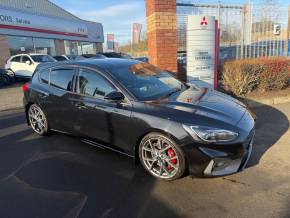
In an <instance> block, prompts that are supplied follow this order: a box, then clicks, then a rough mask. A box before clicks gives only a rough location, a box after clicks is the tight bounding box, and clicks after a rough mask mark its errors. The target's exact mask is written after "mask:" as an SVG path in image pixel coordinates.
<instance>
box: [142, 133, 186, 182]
mask: <svg viewBox="0 0 290 218" xmlns="http://www.w3.org/2000/svg"><path fill="white" fill-rule="evenodd" d="M139 158H140V161H141V163H142V165H143V167H144V168H145V169H146V170H147V171H148V172H149V173H150V174H151V175H152V176H154V177H156V178H158V179H162V180H168V181H171V180H175V179H178V178H180V177H181V176H182V175H183V174H184V171H185V164H186V163H185V157H184V154H183V151H182V150H181V149H180V148H179V147H178V146H177V145H176V143H175V142H174V141H173V140H172V139H170V138H168V137H166V136H164V135H161V134H159V133H150V134H148V135H146V136H145V137H144V138H143V139H142V141H141V143H140V145H139Z"/></svg>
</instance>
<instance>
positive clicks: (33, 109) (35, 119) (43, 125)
mask: <svg viewBox="0 0 290 218" xmlns="http://www.w3.org/2000/svg"><path fill="white" fill-rule="evenodd" d="M28 116H29V122H30V125H31V127H32V129H33V130H34V131H35V132H36V133H37V134H39V135H44V134H45V133H46V132H47V120H46V117H45V115H44V113H43V112H42V110H41V109H40V108H39V107H38V106H37V105H31V106H30V108H29V111H28Z"/></svg>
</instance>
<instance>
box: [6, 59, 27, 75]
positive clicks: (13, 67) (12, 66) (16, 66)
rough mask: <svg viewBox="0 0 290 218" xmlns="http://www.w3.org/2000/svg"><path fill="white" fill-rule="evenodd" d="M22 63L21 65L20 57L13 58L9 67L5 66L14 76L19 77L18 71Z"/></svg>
mask: <svg viewBox="0 0 290 218" xmlns="http://www.w3.org/2000/svg"><path fill="white" fill-rule="evenodd" d="M22 67H23V66H22V63H21V56H20V55H19V56H15V57H14V58H12V59H11V60H10V66H9V65H7V68H10V69H11V70H12V71H13V72H14V73H15V75H16V76H18V75H21V72H20V74H19V71H20V70H21V69H22Z"/></svg>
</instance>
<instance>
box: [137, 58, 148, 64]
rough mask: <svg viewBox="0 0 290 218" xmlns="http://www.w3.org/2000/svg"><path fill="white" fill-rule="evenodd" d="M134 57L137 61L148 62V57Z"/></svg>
mask: <svg viewBox="0 0 290 218" xmlns="http://www.w3.org/2000/svg"><path fill="white" fill-rule="evenodd" d="M134 59H135V60H137V61H142V62H145V63H148V62H149V59H148V57H138V58H134Z"/></svg>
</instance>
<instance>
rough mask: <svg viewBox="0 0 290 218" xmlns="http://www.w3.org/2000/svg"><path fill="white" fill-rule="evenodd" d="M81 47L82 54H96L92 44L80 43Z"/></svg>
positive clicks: (95, 46)
mask: <svg viewBox="0 0 290 218" xmlns="http://www.w3.org/2000/svg"><path fill="white" fill-rule="evenodd" d="M79 44H80V45H81V47H82V54H96V53H97V45H96V43H92V42H80V43H79Z"/></svg>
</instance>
